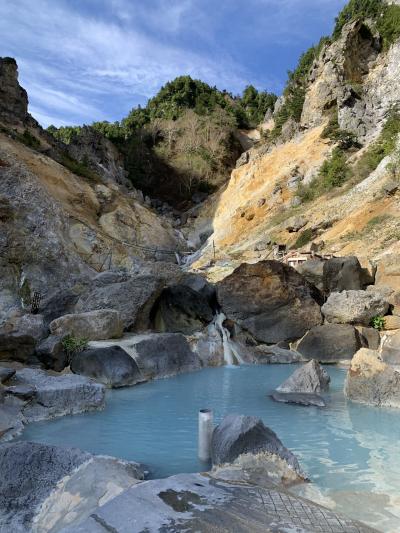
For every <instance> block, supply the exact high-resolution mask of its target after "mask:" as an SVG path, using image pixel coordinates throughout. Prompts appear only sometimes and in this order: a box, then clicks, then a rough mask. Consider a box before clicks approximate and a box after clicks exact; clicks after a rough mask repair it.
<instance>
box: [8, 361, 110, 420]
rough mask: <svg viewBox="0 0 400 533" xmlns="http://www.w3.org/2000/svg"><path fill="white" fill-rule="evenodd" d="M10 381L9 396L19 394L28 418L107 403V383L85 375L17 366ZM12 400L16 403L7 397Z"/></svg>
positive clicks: (77, 410)
mask: <svg viewBox="0 0 400 533" xmlns="http://www.w3.org/2000/svg"><path fill="white" fill-rule="evenodd" d="M9 383H10V387H9V388H10V389H11V390H10V391H9V395H8V396H9V397H15V396H19V400H18V405H19V407H20V409H21V413H22V414H23V416H24V417H25V419H26V421H27V422H35V421H37V420H45V419H49V418H55V417H58V416H64V415H71V414H77V413H83V412H85V411H92V410H97V409H102V408H103V407H104V398H105V389H104V386H103V385H101V384H99V383H95V382H94V381H92V380H90V379H88V378H86V377H83V376H76V375H72V374H64V375H61V376H51V375H49V374H47V373H46V372H45V371H43V370H38V369H34V368H23V369H21V370H17V372H16V373H15V376H14V377H13V378H12V379H11V380H10V381H9ZM18 391H20V392H18ZM23 391H25V393H24V394H22V392H23ZM29 391H30V393H29V395H28V397H26V396H27V394H28V392H29ZM6 392H7V389H6ZM23 396H25V398H23ZM10 402H11V403H12V404H13V405H15V400H14V401H12V398H9V400H8V399H7V397H6V399H5V403H6V404H7V403H10Z"/></svg>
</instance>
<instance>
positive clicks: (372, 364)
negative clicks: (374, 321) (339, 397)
mask: <svg viewBox="0 0 400 533" xmlns="http://www.w3.org/2000/svg"><path fill="white" fill-rule="evenodd" d="M344 391H345V395H346V396H347V398H349V399H350V400H353V401H354V402H358V403H365V404H369V405H377V406H382V407H397V408H400V372H397V371H396V370H395V369H394V368H392V367H391V366H390V365H388V364H386V363H385V362H383V361H381V360H380V359H379V353H378V352H377V351H375V350H368V349H367V348H362V349H361V350H359V351H358V352H357V353H356V354H355V356H354V357H353V359H352V361H351V365H350V368H349V370H348V372H347V377H346V383H345V389H344Z"/></svg>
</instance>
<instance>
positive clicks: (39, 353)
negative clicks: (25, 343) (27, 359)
mask: <svg viewBox="0 0 400 533" xmlns="http://www.w3.org/2000/svg"><path fill="white" fill-rule="evenodd" d="M63 339H64V336H63V335H49V336H48V337H47V338H46V339H44V340H43V341H42V342H40V343H39V345H38V346H37V347H36V351H35V354H36V357H37V358H38V359H39V361H40V362H41V363H42V364H43V366H44V367H45V368H48V369H51V370H55V371H56V372H61V371H62V370H64V368H65V367H66V366H68V364H69V356H68V354H67V352H66V351H65V349H64V345H63Z"/></svg>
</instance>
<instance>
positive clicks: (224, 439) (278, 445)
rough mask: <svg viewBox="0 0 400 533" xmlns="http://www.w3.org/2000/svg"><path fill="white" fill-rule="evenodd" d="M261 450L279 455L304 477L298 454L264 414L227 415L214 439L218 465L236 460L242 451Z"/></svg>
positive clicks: (215, 430)
mask: <svg viewBox="0 0 400 533" xmlns="http://www.w3.org/2000/svg"><path fill="white" fill-rule="evenodd" d="M260 453H266V454H272V455H275V456H277V457H279V459H281V460H282V461H283V462H285V463H286V465H287V467H288V468H289V469H291V470H293V471H294V472H295V473H296V474H297V476H298V477H299V479H300V478H301V479H304V473H303V472H302V470H301V468H300V465H299V463H298V460H297V458H296V457H295V456H294V455H293V454H292V453H291V452H290V451H289V450H288V449H287V448H285V446H284V445H283V444H282V442H281V441H280V440H279V438H278V437H277V435H276V434H275V433H274V432H273V431H272V430H271V429H269V428H268V427H266V426H265V425H264V423H263V421H262V420H261V419H260V418H256V417H254V416H243V415H227V416H226V417H225V418H224V419H223V420H222V422H221V423H220V424H219V425H218V426H217V427H216V428H215V429H214V432H213V435H212V441H211V458H212V462H213V464H214V465H221V464H225V463H234V462H235V460H236V459H238V458H239V456H241V455H247V454H253V455H258V454H260Z"/></svg>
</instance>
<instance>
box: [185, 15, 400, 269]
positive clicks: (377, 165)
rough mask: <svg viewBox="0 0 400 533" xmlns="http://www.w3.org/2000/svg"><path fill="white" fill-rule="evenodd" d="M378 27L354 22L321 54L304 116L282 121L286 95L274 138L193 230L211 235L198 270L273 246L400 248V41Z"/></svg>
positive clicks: (354, 250) (371, 255)
mask: <svg viewBox="0 0 400 533" xmlns="http://www.w3.org/2000/svg"><path fill="white" fill-rule="evenodd" d="M395 7H396V9H398V10H399V11H400V8H398V7H397V6H395ZM378 27H379V26H378V25H377V23H376V22H375V21H374V20H371V19H368V20H364V19H356V20H351V21H350V22H348V23H347V24H345V25H344V26H343V28H341V32H340V36H339V37H337V38H336V39H332V40H328V41H327V42H326V44H324V45H323V46H322V47H321V49H320V51H319V52H315V54H316V57H315V59H314V60H313V61H312V62H311V64H310V67H309V71H308V73H307V76H306V82H304V95H303V99H302V102H303V103H302V107H301V113H299V114H298V121H296V120H294V118H293V117H288V118H287V119H286V121H285V122H284V124H283V125H280V124H279V119H280V117H281V114H282V106H285V101H286V102H287V99H288V98H289V97H288V96H287V92H286V93H285V94H286V96H284V97H283V98H282V99H280V100H278V102H277V105H276V106H275V112H274V117H273V118H274V121H275V127H274V124H270V125H269V131H270V134H269V135H268V139H267V141H266V142H264V144H262V145H261V146H260V145H258V146H256V147H254V148H252V149H250V150H249V151H248V152H247V153H246V154H245V156H243V157H242V158H241V159H240V161H239V162H238V168H236V169H235V170H234V171H233V172H232V176H231V179H230V181H229V183H228V185H227V186H226V188H225V189H224V190H223V191H221V192H220V193H219V194H217V195H214V197H213V198H212V199H210V200H209V201H208V202H206V204H205V205H204V207H203V208H202V209H201V210H200V211H198V212H197V213H196V216H197V218H196V220H195V221H194V225H191V226H190V227H188V228H186V232H187V234H188V235H189V236H190V238H191V239H192V240H193V241H196V239H197V240H198V238H199V235H200V234H203V235H206V236H209V235H210V236H209V238H208V241H207V243H206V245H205V246H204V248H203V249H202V254H201V257H200V258H199V259H198V261H197V262H195V263H194V267H195V268H208V269H210V270H211V272H210V275H211V276H215V277H221V276H224V275H226V273H227V271H230V270H231V268H232V266H234V265H236V264H238V263H240V262H241V261H243V260H246V261H248V260H250V261H257V260H259V259H261V258H265V257H272V248H273V245H274V244H275V243H279V244H285V245H287V247H288V248H291V247H292V248H300V247H302V246H304V245H308V246H309V245H310V244H311V243H315V245H316V246H317V247H318V249H319V250H321V251H322V252H326V253H328V252H330V253H331V252H333V253H335V254H337V255H348V254H357V255H359V256H361V257H364V258H368V259H371V260H377V259H379V258H380V257H381V256H382V255H384V254H386V253H389V252H399V251H400V245H399V237H400V218H399V207H400V195H399V193H398V188H400V173H399V169H400V155H399V154H400V151H399V148H400V141H399V133H400V115H399V111H398V106H399V105H400V93H399V79H400V39H399V38H397V39H394V41H393V42H392V43H391V44H390V45H389V44H386V45H385V41H384V39H383V38H382V37H381V36H380V35H379V32H378ZM289 83H290V82H289ZM278 126H279V129H278ZM203 238H204V237H203ZM219 260H220V261H219ZM215 262H216V266H215V265H214V263H215ZM221 265H222V266H221ZM223 265H225V266H226V268H225V267H224V266H223Z"/></svg>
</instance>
